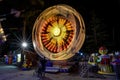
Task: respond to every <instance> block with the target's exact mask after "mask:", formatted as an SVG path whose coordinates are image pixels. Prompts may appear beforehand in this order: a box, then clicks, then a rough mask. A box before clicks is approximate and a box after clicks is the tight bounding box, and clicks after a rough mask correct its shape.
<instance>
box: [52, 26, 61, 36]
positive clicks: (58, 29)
mask: <svg viewBox="0 0 120 80" xmlns="http://www.w3.org/2000/svg"><path fill="white" fill-rule="evenodd" d="M60 33H61V30H60V28H58V27H55V28H54V29H53V35H54V36H59V35H60Z"/></svg>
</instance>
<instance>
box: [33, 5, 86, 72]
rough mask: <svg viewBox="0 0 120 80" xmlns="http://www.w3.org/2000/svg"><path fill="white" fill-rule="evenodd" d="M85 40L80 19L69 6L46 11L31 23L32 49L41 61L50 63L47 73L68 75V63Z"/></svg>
mask: <svg viewBox="0 0 120 80" xmlns="http://www.w3.org/2000/svg"><path fill="white" fill-rule="evenodd" d="M84 40H85V24H84V21H83V18H82V16H81V15H80V14H79V13H78V12H77V11H76V10H75V9H73V8H72V7H70V6H68V5H65V4H60V5H54V6H52V7H49V8H47V9H46V10H44V11H43V12H42V13H41V14H40V15H39V16H38V17H37V19H36V21H35V23H34V27H33V31H32V41H33V46H34V49H35V51H36V52H37V54H38V55H39V56H40V57H42V58H45V59H47V60H49V61H52V65H51V66H47V67H46V71H49V72H58V71H59V72H68V70H69V69H70V66H71V65H68V63H67V60H68V59H69V58H71V57H72V56H74V55H75V53H77V52H78V51H79V50H80V48H81V47H82V45H83V43H84ZM48 64H49V63H48ZM63 65H64V66H63Z"/></svg>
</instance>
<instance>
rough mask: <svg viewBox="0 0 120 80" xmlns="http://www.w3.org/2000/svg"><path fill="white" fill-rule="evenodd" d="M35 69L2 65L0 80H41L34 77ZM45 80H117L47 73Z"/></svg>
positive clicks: (109, 76) (77, 74)
mask: <svg viewBox="0 0 120 80" xmlns="http://www.w3.org/2000/svg"><path fill="white" fill-rule="evenodd" d="M33 72H34V69H32V70H28V71H23V70H21V69H19V68H18V67H17V66H15V65H5V64H3V63H0V80H39V79H38V78H37V77H36V76H33ZM44 80H115V75H99V74H93V73H91V72H88V74H86V75H85V76H84V77H82V78H81V77H80V74H79V73H46V74H45V78H44Z"/></svg>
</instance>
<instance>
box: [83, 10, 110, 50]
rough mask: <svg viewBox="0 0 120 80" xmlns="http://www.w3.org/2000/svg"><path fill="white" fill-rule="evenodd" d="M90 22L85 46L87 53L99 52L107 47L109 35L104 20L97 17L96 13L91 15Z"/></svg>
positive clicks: (87, 27)
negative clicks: (103, 46) (103, 47)
mask: <svg viewBox="0 0 120 80" xmlns="http://www.w3.org/2000/svg"><path fill="white" fill-rule="evenodd" d="M90 16H91V17H90V21H89V23H88V25H87V26H86V40H85V44H84V48H85V51H88V52H98V48H99V47H100V46H102V45H105V46H107V45H108V44H107V40H108V36H109V35H108V33H107V31H106V30H107V27H106V25H105V22H104V20H103V19H101V18H99V17H97V14H96V13H95V11H92V12H91V13H90Z"/></svg>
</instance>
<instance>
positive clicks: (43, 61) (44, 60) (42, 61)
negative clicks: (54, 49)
mask: <svg viewBox="0 0 120 80" xmlns="http://www.w3.org/2000/svg"><path fill="white" fill-rule="evenodd" d="M40 62H41V65H42V76H43V77H45V69H46V62H47V60H46V59H45V57H44V58H43V59H42V60H41V61H40Z"/></svg>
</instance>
